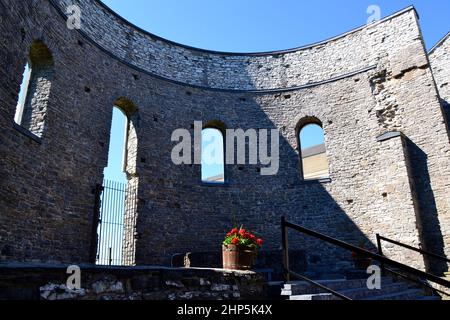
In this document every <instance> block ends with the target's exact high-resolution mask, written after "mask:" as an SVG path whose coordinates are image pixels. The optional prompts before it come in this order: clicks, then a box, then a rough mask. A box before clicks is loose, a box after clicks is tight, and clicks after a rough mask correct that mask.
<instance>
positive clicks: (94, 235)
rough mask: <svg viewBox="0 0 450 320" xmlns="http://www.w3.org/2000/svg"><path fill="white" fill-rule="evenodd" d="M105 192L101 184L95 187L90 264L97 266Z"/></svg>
mask: <svg viewBox="0 0 450 320" xmlns="http://www.w3.org/2000/svg"><path fill="white" fill-rule="evenodd" d="M102 192H103V186H102V185H101V184H97V185H96V186H95V190H94V195H95V200H94V212H93V221H92V233H91V248H90V250H91V251H90V253H89V262H90V263H92V264H95V263H96V262H97V246H98V235H97V231H98V225H99V223H100V205H101V200H100V197H101V195H102Z"/></svg>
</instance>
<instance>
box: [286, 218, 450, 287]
mask: <svg viewBox="0 0 450 320" xmlns="http://www.w3.org/2000/svg"><path fill="white" fill-rule="evenodd" d="M281 228H282V237H283V257H284V259H283V264H284V270H285V276H286V280H287V281H289V274H290V269H289V244H288V237H287V232H288V229H293V230H295V231H298V232H301V233H304V234H307V235H309V236H312V237H314V238H317V239H319V240H322V241H324V242H328V243H330V244H333V245H335V246H337V247H340V248H343V249H346V250H349V251H352V252H355V253H357V254H361V255H364V256H366V257H369V258H372V259H373V260H377V261H379V262H380V263H382V264H387V265H390V266H393V267H395V268H398V269H400V270H401V271H404V272H408V273H410V274H412V275H415V276H417V277H419V278H424V279H427V280H429V281H431V282H434V283H437V284H440V285H442V286H444V287H446V288H450V281H448V280H445V279H442V278H440V277H438V276H435V275H432V274H430V273H428V272H425V271H421V270H418V269H415V268H413V267H410V266H407V265H405V264H403V263H400V262H397V261H394V260H391V259H389V258H387V257H385V256H382V255H380V254H378V253H373V252H370V251H368V250H365V249H362V248H359V247H356V246H354V245H351V244H349V243H347V242H344V241H341V240H338V239H335V238H332V237H329V236H326V235H324V234H321V233H319V232H316V231H313V230H310V229H307V228H304V227H301V226H299V225H296V224H293V223H290V222H287V221H286V218H285V217H282V218H281Z"/></svg>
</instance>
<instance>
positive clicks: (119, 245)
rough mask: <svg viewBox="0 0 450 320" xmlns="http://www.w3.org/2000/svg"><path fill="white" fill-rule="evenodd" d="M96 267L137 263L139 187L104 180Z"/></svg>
mask: <svg viewBox="0 0 450 320" xmlns="http://www.w3.org/2000/svg"><path fill="white" fill-rule="evenodd" d="M97 196H98V201H97V202H98V205H97V206H98V210H99V214H98V227H97V230H96V236H97V239H98V240H97V255H96V264H97V265H108V266H130V265H133V264H134V235H135V225H136V220H135V219H136V208H137V206H136V204H137V192H136V188H135V187H133V186H132V185H131V184H126V183H120V182H115V181H109V180H105V181H104V183H103V186H102V188H101V190H100V192H99V193H98V195H97Z"/></svg>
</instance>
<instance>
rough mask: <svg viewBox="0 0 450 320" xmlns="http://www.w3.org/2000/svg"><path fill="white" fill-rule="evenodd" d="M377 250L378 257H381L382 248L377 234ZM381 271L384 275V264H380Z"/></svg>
mask: <svg viewBox="0 0 450 320" xmlns="http://www.w3.org/2000/svg"><path fill="white" fill-rule="evenodd" d="M377 248H378V254H379V255H380V256H383V246H382V245H381V236H380V234H379V233H377ZM380 264H381V271H382V272H383V273H384V272H385V271H384V263H383V262H381V263H380Z"/></svg>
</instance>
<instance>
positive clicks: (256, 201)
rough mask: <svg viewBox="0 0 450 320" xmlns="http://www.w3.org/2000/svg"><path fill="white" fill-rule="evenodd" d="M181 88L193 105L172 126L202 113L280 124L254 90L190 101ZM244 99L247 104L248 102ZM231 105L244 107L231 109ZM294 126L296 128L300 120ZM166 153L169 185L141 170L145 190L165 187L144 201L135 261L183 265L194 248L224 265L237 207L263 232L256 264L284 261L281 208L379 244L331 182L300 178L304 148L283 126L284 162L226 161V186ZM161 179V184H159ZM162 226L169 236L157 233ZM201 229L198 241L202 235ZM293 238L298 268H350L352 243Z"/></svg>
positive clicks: (251, 124) (316, 226) (321, 272)
mask: <svg viewBox="0 0 450 320" xmlns="http://www.w3.org/2000/svg"><path fill="white" fill-rule="evenodd" d="M177 94H178V95H179V96H177V97H176V99H184V100H185V101H184V103H185V107H186V108H189V109H191V110H192V115H191V116H190V117H191V118H189V119H183V120H182V121H184V122H183V123H172V124H171V128H172V127H173V128H172V129H175V128H180V127H181V128H183V127H186V123H193V122H194V121H198V120H202V121H203V123H208V122H209V121H211V120H212V119H219V120H221V121H222V122H223V123H225V124H226V125H227V127H228V128H229V129H238V128H241V129H243V130H244V131H245V130H248V129H254V128H265V129H276V128H277V125H276V124H275V123H274V121H272V120H271V119H270V117H271V115H270V111H267V110H265V107H264V106H263V105H262V103H261V101H259V100H258V99H256V98H252V97H246V98H245V102H243V101H242V100H240V99H239V96H237V95H236V94H235V93H215V92H214V93H211V92H201V93H198V96H197V97H196V100H195V102H194V103H193V104H192V105H190V104H189V103H191V102H189V101H190V100H189V99H186V98H185V97H183V94H184V92H178V93H177ZM201 95H204V96H201ZM268 97H269V95H268ZM155 98H156V99H158V97H155ZM203 99H205V101H214V102H215V103H214V106H209V107H208V108H205V107H204V106H203V104H202V100H203ZM281 99H284V98H283V97H281ZM180 101H182V100H180ZM199 101H200V102H199ZM230 101H231V103H230ZM160 102H161V103H160ZM165 104H167V102H164V101H163V100H161V101H158V100H156V101H154V102H153V105H161V106H164V105H165ZM230 104H235V105H234V106H230ZM242 104H245V108H243V107H242ZM230 108H233V109H235V110H239V112H238V113H235V112H229V113H227V110H229V109H230ZM153 112H156V111H153ZM197 112H201V117H202V119H196V118H195V117H196V115H195V114H196V113H197ZM187 116H188V115H187ZM143 117H145V115H143ZM319 120H320V119H319ZM144 121H145V120H144ZM301 124H302V125H306V123H301ZM142 127H145V126H142ZM278 129H281V128H278ZM292 129H293V130H294V131H293V132H294V134H296V132H295V127H294V128H292ZM167 131H170V132H172V131H171V130H170V128H167ZM143 136H150V135H148V134H146V135H143ZM161 138H162V139H163V137H161ZM140 140H142V139H140ZM247 143H248V142H247ZM247 150H248V149H247ZM164 156H167V157H168V158H167V159H160V160H159V161H160V167H159V169H160V170H161V171H162V172H166V173H170V176H167V177H166V179H165V184H164V185H162V184H161V182H158V181H157V180H152V179H154V178H153V177H154V176H155V175H151V172H149V171H148V172H145V173H143V174H140V176H141V177H143V178H142V179H141V181H140V193H141V194H142V195H146V194H147V195H148V194H152V193H153V194H154V193H155V191H156V192H157V193H158V194H159V195H161V196H159V197H158V199H156V198H153V199H148V200H149V201H151V202H153V203H151V205H141V206H140V208H141V209H142V210H143V212H142V213H140V214H139V221H138V223H137V228H138V233H139V235H140V237H139V240H138V247H137V253H136V256H137V263H138V264H140V265H142V264H149V263H150V264H155V263H156V264H165V265H168V264H170V260H169V259H170V258H171V257H172V256H176V259H177V261H178V262H177V265H178V266H180V264H181V265H182V263H184V256H185V255H186V254H187V253H189V252H192V254H190V257H191V258H192V259H191V267H211V263H212V261H215V263H214V264H215V265H219V264H220V256H219V257H217V255H220V244H221V241H222V240H223V236H224V234H225V232H226V231H228V230H229V229H230V227H231V226H232V223H233V217H232V215H233V213H235V215H236V216H237V217H239V224H243V225H244V226H246V227H249V228H252V229H253V230H254V231H256V232H257V234H260V235H262V236H263V237H264V238H265V239H266V244H267V245H266V246H265V249H264V250H265V252H262V253H261V255H260V257H259V258H260V259H259V260H260V261H259V264H258V266H257V267H259V268H264V267H265V268H267V267H270V268H275V269H277V268H281V267H282V259H281V250H280V248H281V228H280V220H281V216H285V217H286V218H287V219H288V220H289V221H291V222H293V223H296V224H299V225H302V226H304V227H307V228H311V229H313V230H316V231H318V232H322V233H324V234H327V235H329V236H332V237H335V238H338V239H341V240H344V241H348V242H350V243H352V244H354V245H357V246H358V245H360V244H361V243H364V244H365V247H366V248H367V249H369V250H375V249H376V248H375V246H374V245H373V244H372V243H371V241H370V240H369V239H368V238H367V237H366V236H365V235H364V233H363V232H362V231H361V230H360V229H359V227H358V226H357V225H356V224H355V223H354V222H353V221H352V220H351V219H350V218H349V216H348V215H347V214H346V212H345V211H344V210H343V209H342V208H341V207H340V205H339V204H338V203H337V202H336V201H335V200H334V199H333V197H332V196H331V195H330V193H329V191H328V190H327V189H326V187H325V186H326V183H325V184H324V183H321V182H319V181H303V179H302V178H301V170H300V167H299V166H300V162H301V161H300V157H299V153H298V152H297V150H296V149H295V147H293V146H292V144H291V143H290V142H289V141H288V140H287V138H286V136H285V135H284V134H281V135H280V168H279V172H278V174H277V175H275V176H261V175H260V173H259V171H258V170H260V169H261V167H263V165H262V164H261V163H259V164H258V165H245V166H242V167H241V168H239V166H236V165H227V167H226V170H227V180H228V184H227V185H226V186H204V185H201V184H200V183H199V181H198V179H196V178H195V176H197V177H199V176H200V171H201V170H200V167H199V166H193V168H192V169H190V167H189V166H175V165H173V163H172V162H171V161H170V153H169V152H166V154H164ZM143 170H144V169H143ZM144 177H145V178H144ZM193 177H194V178H193ZM156 183H158V184H159V185H158V188H156ZM340 184H342V182H340ZM249 185H251V188H249ZM150 190H151V191H150ZM174 190H176V192H174ZM153 197H155V196H153ZM141 198H144V197H143V196H141ZM174 220H176V223H177V224H176V226H177V229H176V233H174V230H173V221H174ZM199 222H201V223H199ZM192 230H195V232H192ZM161 233H163V234H165V235H166V236H164V237H159V238H157V235H158V234H161ZM199 234H201V242H199V241H198V235H199ZM180 239H182V241H180ZM290 239H291V248H292V251H291V262H292V267H293V270H296V271H299V272H305V273H307V274H308V275H310V276H311V277H313V278H320V277H324V276H326V275H332V274H339V273H341V272H343V271H345V270H348V269H352V265H351V252H349V251H345V250H341V249H338V248H336V247H333V246H330V245H328V244H325V243H323V242H321V241H318V240H315V239H313V238H310V237H308V236H306V235H299V234H294V233H291V234H290ZM155 240H157V241H155ZM206 252H210V253H211V252H217V253H216V254H215V255H216V258H214V259H213V258H204V257H203V255H205V256H206ZM158 255H159V257H158ZM163 255H164V257H162V256H163ZM209 255H210V256H211V255H213V256H214V254H209ZM161 258H162V259H161Z"/></svg>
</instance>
